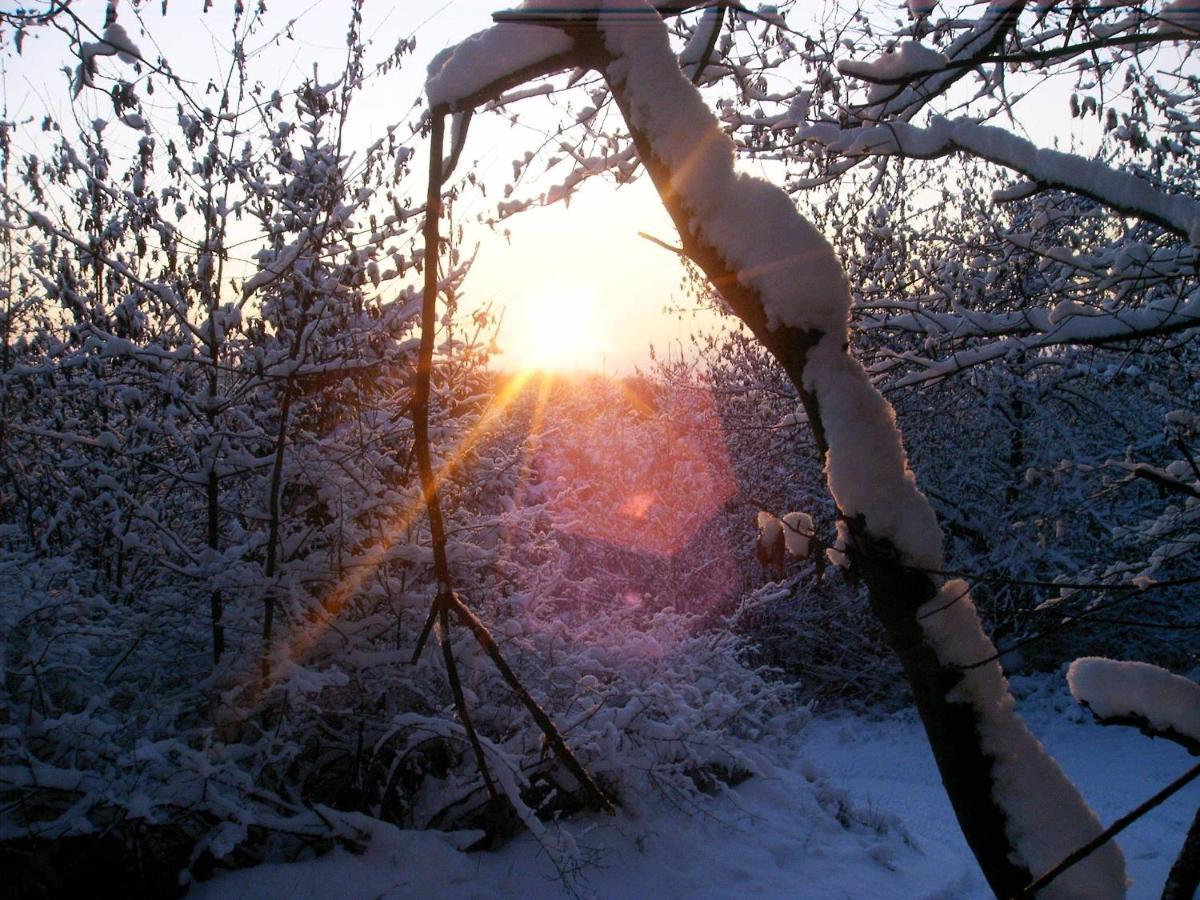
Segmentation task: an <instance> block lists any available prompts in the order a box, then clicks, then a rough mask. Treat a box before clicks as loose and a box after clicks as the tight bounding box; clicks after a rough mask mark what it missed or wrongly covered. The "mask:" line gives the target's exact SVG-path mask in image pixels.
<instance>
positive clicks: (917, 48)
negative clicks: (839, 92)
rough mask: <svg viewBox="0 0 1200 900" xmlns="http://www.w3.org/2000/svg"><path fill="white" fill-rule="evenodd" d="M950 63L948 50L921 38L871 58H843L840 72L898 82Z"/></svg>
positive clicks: (865, 78)
mask: <svg viewBox="0 0 1200 900" xmlns="http://www.w3.org/2000/svg"><path fill="white" fill-rule="evenodd" d="M948 62H949V59H948V58H947V56H946V54H945V53H942V52H940V51H938V50H934V49H933V48H932V47H929V46H926V45H925V44H922V43H921V42H920V41H903V42H901V43H900V44H898V45H896V48H895V49H894V50H892V51H891V52H890V53H884V54H883V55H881V56H877V57H875V59H870V60H856V59H855V60H849V59H847V60H841V61H840V62H839V63H838V64H837V67H838V71H839V72H841V73H842V74H843V75H849V76H851V77H852V78H861V79H862V80H864V81H891V82H897V81H901V80H903V79H906V78H914V77H916V76H917V75H922V74H928V73H930V72H938V71H941V70H942V69H943V68H945V66H946V63H948Z"/></svg>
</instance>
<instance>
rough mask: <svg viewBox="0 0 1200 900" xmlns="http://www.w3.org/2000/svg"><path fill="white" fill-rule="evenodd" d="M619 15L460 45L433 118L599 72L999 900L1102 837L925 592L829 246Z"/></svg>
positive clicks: (1000, 683)
mask: <svg viewBox="0 0 1200 900" xmlns="http://www.w3.org/2000/svg"><path fill="white" fill-rule="evenodd" d="M597 5H598V6H600V7H603V6H605V3H603V2H602V3H598V4H597ZM622 10H623V15H621V16H619V17H617V16H614V17H611V18H610V17H607V16H605V15H604V13H603V11H601V12H600V13H599V14H598V15H597V16H595V17H594V18H593V19H592V21H591V22H590V23H586V22H585V23H581V22H580V21H579V19H578V17H576V18H575V19H574V20H573V21H572V22H571V23H570V26H569V27H568V26H563V27H564V29H565V30H566V33H567V34H569V35H570V38H571V42H570V45H569V47H565V46H564V44H563V38H562V36H561V35H558V36H556V37H555V38H554V39H553V40H548V41H546V44H545V49H544V52H543V53H542V55H541V56H538V53H537V52H535V51H536V42H531V41H530V36H529V32H528V30H525V31H524V32H523V33H522V34H518V33H517V32H515V31H510V32H507V34H509V35H511V36H512V38H513V45H514V46H516V47H519V48H520V50H521V53H520V54H518V55H519V56H521V64H520V65H519V66H513V67H511V69H510V70H508V71H497V72H495V73H493V74H494V76H495V77H493V78H491V79H489V78H486V77H482V78H481V77H480V76H479V74H478V72H479V70H480V69H481V68H482V69H484V70H486V69H487V67H488V64H486V63H485V62H484V60H485V56H484V54H489V53H492V52H493V51H494V50H495V47H496V46H497V44H500V43H501V42H502V41H503V39H504V34H505V33H504V32H503V31H502V29H504V28H506V27H508V28H512V27H514V26H505V25H500V26H497V27H496V28H494V29H492V31H491V32H488V33H484V34H482V35H478V36H476V37H475V38H473V39H471V40H469V41H467V42H464V44H462V45H460V47H459V48H457V49H456V50H454V51H451V53H450V54H449V55H448V56H447V57H444V58H442V59H441V60H439V61H437V63H435V65H434V66H431V83H430V100H431V104H432V105H433V106H434V107H435V110H434V111H435V114H437V113H443V112H452V111H462V110H470V109H471V108H473V107H474V106H476V105H478V104H479V103H481V102H484V101H485V100H487V99H492V98H494V97H495V96H497V95H499V94H500V93H501V92H502V91H503V90H507V89H509V88H512V87H514V86H515V85H516V84H519V83H520V82H521V81H524V80H528V79H530V78H533V77H537V76H540V75H544V74H548V73H550V72H554V71H558V70H561V69H563V68H568V67H590V68H594V69H597V70H599V71H600V72H602V73H603V74H604V76H605V78H606V79H607V81H608V84H609V87H610V88H611V90H612V93H613V96H614V98H615V99H616V102H617V105H618V106H619V108H620V110H621V112H622V114H623V116H624V118H625V121H626V124H627V125H628V127H629V130H630V134H631V136H632V138H633V141H634V143H635V145H636V148H637V150H638V153H639V156H640V158H641V161H642V163H643V164H644V165H645V167H646V169H647V172H648V173H649V174H650V177H651V179H652V180H653V182H654V184H655V187H656V188H657V190H658V192H659V195H660V197H661V198H662V201H663V204H664V205H665V207H666V209H667V211H668V212H669V214H670V215H671V218H672V220H673V221H674V223H675V225H676V227H677V229H678V231H679V234H680V237H681V240H682V243H683V248H684V250H685V252H686V253H687V255H688V256H689V257H690V258H691V259H692V260H693V261H695V263H696V264H697V265H698V266H699V267H700V268H701V269H702V270H703V271H704V272H705V274H706V275H707V277H708V278H709V280H710V281H711V282H712V284H713V285H714V287H715V288H716V289H717V290H718V291H720V293H721V295H722V296H723V297H724V299H725V300H726V302H727V303H728V304H729V306H730V308H731V309H732V310H733V312H734V313H735V314H736V315H737V316H738V317H739V318H740V319H741V320H742V321H743V322H744V323H745V324H746V325H747V326H748V327H749V328H750V330H751V331H752V332H753V333H754V335H755V336H756V337H757V338H758V340H760V341H761V342H762V343H763V345H764V346H765V347H766V348H767V349H768V350H769V351H770V352H771V353H772V354H773V355H774V356H775V358H776V359H777V360H778V361H779V363H780V365H781V366H782V367H783V368H784V370H785V371H786V372H787V374H788V376H789V378H790V379H791V380H792V382H793V384H794V385H795V386H796V388H797V390H798V391H799V393H800V397H801V401H802V402H803V404H804V407H805V409H806V411H807V413H808V418H809V421H810V423H811V424H812V427H813V430H814V434H815V436H816V442H817V446H818V448H819V449H820V451H821V452H822V453H823V454H824V457H825V463H826V475H827V478H828V481H829V486H830V490H831V493H832V495H833V498H834V500H835V502H836V503H837V505H838V508H839V515H840V517H841V520H842V524H841V527H840V531H841V534H842V537H843V539H844V541H845V544H846V551H847V555H848V556H849V559H850V563H851V565H852V566H853V567H854V568H855V569H856V570H857V571H858V572H859V573H861V574H862V576H863V578H864V580H865V582H866V584H867V588H868V592H869V597H870V604H871V609H872V610H873V612H874V614H875V615H876V616H877V617H878V619H879V620H880V621H881V622H882V624H883V626H884V628H885V632H886V635H887V640H888V643H889V644H890V646H891V647H892V649H893V650H894V651H895V653H896V654H897V656H898V657H899V658H900V660H901V663H902V665H903V668H904V672H905V674H906V676H907V678H908V680H909V683H910V685H911V686H912V689H913V693H914V696H915V698H916V704H917V708H918V710H919V712H920V715H921V719H922V721H923V722H924V725H925V730H926V734H927V736H928V739H929V742H930V746H931V748H932V750H933V754H934V757H935V759H936V761H937V764H938V768H939V770H940V772H941V776H942V780H943V784H944V786H945V788H946V792H947V794H948V796H949V798H950V801H951V803H952V805H953V807H954V810H955V814H956V815H957V817H958V821H959V824H960V826H961V827H962V830H963V833H964V835H965V836H966V839H967V841H968V843H969V844H970V846H971V849H972V851H973V852H974V854H975V856H976V859H977V860H978V862H979V864H980V867H981V869H982V870H983V873H984V875H985V877H986V878H987V880H988V882H989V884H991V886H992V888H993V890H994V891H995V892H996V893H997V895H999V896H1001V897H1008V896H1012V895H1014V894H1016V893H1017V892H1018V891H1020V890H1021V889H1022V888H1024V887H1025V886H1026V885H1028V884H1029V883H1030V882H1031V881H1032V880H1033V877H1034V876H1036V875H1039V874H1041V873H1042V872H1044V871H1046V870H1048V869H1050V868H1052V867H1053V866H1054V865H1055V864H1057V863H1058V862H1059V861H1060V860H1061V859H1062V858H1063V857H1065V856H1067V855H1068V854H1069V853H1070V852H1071V851H1073V850H1075V849H1076V848H1077V847H1079V846H1081V845H1083V844H1085V843H1087V841H1088V840H1089V839H1091V838H1094V837H1095V836H1096V835H1098V834H1100V832H1101V830H1102V829H1101V826H1100V823H1099V821H1098V820H1097V819H1096V817H1095V815H1094V814H1093V813H1092V812H1091V810H1090V809H1088V807H1087V805H1086V804H1085V803H1084V802H1083V800H1082V798H1081V797H1080V796H1079V794H1078V792H1077V791H1076V790H1075V788H1074V787H1073V785H1071V784H1070V782H1069V781H1067V779H1066V777H1065V776H1064V775H1063V773H1062V771H1061V769H1059V767H1058V766H1057V764H1056V763H1055V762H1054V761H1053V760H1052V759H1051V758H1050V757H1049V756H1048V755H1047V754H1046V753H1045V751H1044V750H1043V749H1042V747H1041V745H1040V744H1039V743H1038V742H1037V740H1036V739H1035V738H1034V737H1033V735H1032V734H1030V732H1029V731H1028V729H1027V728H1026V727H1025V725H1024V723H1023V722H1022V721H1021V719H1020V718H1019V717H1018V716H1017V715H1016V713H1015V712H1014V711H1013V701H1012V697H1011V695H1010V694H1009V692H1008V687H1007V682H1006V681H1005V679H1004V677H1003V674H1002V672H1001V670H1000V666H999V663H998V661H997V657H998V654H997V653H996V651H995V647H994V645H993V644H992V642H991V641H990V640H989V639H988V638H987V637H986V635H985V634H984V633H983V630H982V628H981V626H980V623H979V619H978V616H977V615H976V612H975V608H974V606H973V604H972V602H971V599H970V596H969V591H968V589H967V587H966V585H964V584H962V583H961V582H951V583H949V584H945V585H940V584H939V579H937V578H936V576H935V574H934V572H935V571H936V570H937V569H938V568H940V565H941V532H940V530H939V528H938V525H937V522H936V518H935V517H934V514H933V512H932V509H931V508H930V507H929V505H928V502H927V501H926V500H925V497H924V496H923V495H922V494H921V492H920V491H919V490H918V489H917V486H916V481H915V478H914V477H913V474H912V472H911V471H910V470H909V468H908V464H907V458H906V456H905V454H904V450H903V447H902V445H901V441H900V433H899V431H898V429H897V428H896V424H895V419H894V415H893V413H892V410H891V408H890V406H889V405H888V404H887V403H886V401H885V400H884V399H883V397H882V396H881V395H880V394H879V393H878V391H877V390H876V389H875V388H874V386H873V385H872V384H871V382H870V379H869V378H868V376H867V375H866V373H865V372H864V371H863V369H862V367H861V366H859V364H858V363H857V362H856V361H854V360H853V358H852V357H851V355H850V353H849V350H848V335H847V321H848V314H849V288H848V285H847V281H846V276H845V273H844V271H843V269H842V267H841V264H840V262H839V261H838V260H837V258H836V256H835V254H834V252H833V250H832V248H831V247H830V246H829V244H828V242H827V241H826V240H825V239H824V238H823V237H822V236H821V235H820V234H819V233H818V232H817V231H816V229H815V228H813V226H812V225H811V224H810V223H808V222H807V220H805V219H803V218H802V217H801V216H800V215H799V213H798V212H797V211H796V209H795V207H794V205H793V204H792V201H791V198H790V197H788V196H787V195H786V194H785V193H784V192H783V191H782V190H780V189H779V188H777V187H775V186H773V185H770V184H768V183H766V182H763V181H759V180H756V179H753V178H749V177H747V176H745V175H738V174H736V173H735V171H734V166H733V159H734V148H733V144H732V141H730V139H729V138H728V137H727V136H726V135H725V134H724V132H723V131H722V130H721V128H720V126H719V123H718V122H717V121H716V119H715V117H714V116H713V115H712V113H711V112H710V111H709V110H708V108H707V106H706V105H705V104H704V102H703V100H702V99H701V97H700V95H699V93H698V92H697V91H696V90H695V88H694V87H693V86H692V85H691V84H690V83H689V82H688V81H687V79H686V78H684V76H683V75H682V73H681V72H680V70H679V67H678V65H677V63H676V61H675V58H674V56H673V55H672V53H671V50H670V45H669V42H668V38H667V33H666V29H665V27H664V26H663V25H662V23H661V22H660V21H658V19H657V16H656V15H655V14H654V12H655V11H654V9H653V8H652V7H651V6H650V5H649V4H645V3H642V4H636V3H633V4H631V3H629V2H624V3H623V4H622ZM631 10H632V12H633V13H637V12H639V11H640V12H642V13H646V14H649V15H632V14H631ZM538 17H539V20H541V19H548V17H547V16H546V15H541V14H538ZM547 30H549V29H547ZM531 46H534V48H535V49H534V50H531V49H530V47H531ZM457 84H462V85H465V86H466V87H465V88H464V89H463V90H461V91H459V92H458V93H457V94H455V93H454V91H453V90H452V89H451V88H450V87H448V86H453V85H457ZM1124 887H1125V875H1124V863H1123V860H1122V858H1121V854H1120V851H1119V850H1118V849H1117V848H1116V847H1115V845H1112V844H1109V845H1107V846H1106V847H1105V848H1103V849H1102V850H1101V851H1099V852H1097V853H1096V854H1094V855H1093V856H1092V857H1090V858H1089V859H1088V860H1086V861H1085V862H1083V863H1081V864H1080V865H1079V866H1077V867H1076V868H1075V869H1073V870H1072V871H1071V872H1069V873H1067V874H1065V875H1064V876H1062V877H1061V878H1060V879H1058V880H1057V881H1056V882H1055V883H1054V885H1053V886H1052V887H1051V888H1050V889H1049V890H1048V891H1047V896H1050V895H1055V896H1089V897H1112V896H1120V895H1121V894H1123V892H1124Z"/></svg>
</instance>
